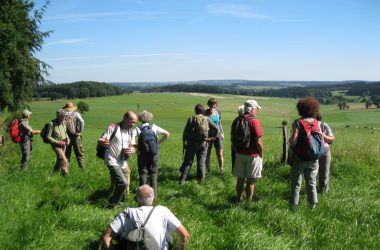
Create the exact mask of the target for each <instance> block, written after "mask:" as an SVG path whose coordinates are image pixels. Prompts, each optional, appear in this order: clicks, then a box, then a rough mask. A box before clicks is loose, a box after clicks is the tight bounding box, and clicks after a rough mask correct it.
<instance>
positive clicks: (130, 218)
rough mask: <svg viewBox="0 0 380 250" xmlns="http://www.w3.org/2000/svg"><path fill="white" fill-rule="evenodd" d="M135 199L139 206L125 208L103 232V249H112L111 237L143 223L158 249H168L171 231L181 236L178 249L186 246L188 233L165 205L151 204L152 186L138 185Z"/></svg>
mask: <svg viewBox="0 0 380 250" xmlns="http://www.w3.org/2000/svg"><path fill="white" fill-rule="evenodd" d="M135 199H136V201H137V203H138V205H139V206H138V207H136V208H127V209H125V210H124V211H123V212H121V213H120V214H118V215H117V216H116V217H115V220H114V221H113V222H111V224H110V225H109V227H108V228H107V229H106V230H105V232H104V234H103V246H104V248H105V249H113V246H112V242H111V241H112V238H117V237H120V236H122V235H124V236H125V235H127V234H128V233H129V232H131V231H132V230H134V229H135V228H136V227H138V228H140V227H141V226H142V225H143V224H144V223H146V224H145V230H147V231H148V232H149V233H150V234H151V236H152V238H153V239H154V240H155V241H156V243H157V245H158V246H159V249H170V245H171V242H172V238H171V233H172V232H176V233H177V234H178V235H179V236H180V238H181V243H180V244H181V245H180V247H179V249H185V248H186V246H187V243H188V241H189V237H190V235H189V233H188V232H187V230H186V228H185V227H184V226H183V225H182V224H181V222H180V221H179V220H178V219H177V217H176V216H175V215H174V214H173V213H172V212H171V211H170V210H169V209H168V208H167V207H164V206H156V207H153V206H152V204H153V202H154V200H155V198H154V190H153V188H151V187H150V186H148V185H146V184H145V185H142V186H140V187H139V188H138V190H137V194H136V198H135ZM153 209H154V210H153Z"/></svg>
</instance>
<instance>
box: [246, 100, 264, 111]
mask: <svg viewBox="0 0 380 250" xmlns="http://www.w3.org/2000/svg"><path fill="white" fill-rule="evenodd" d="M244 107H246V108H255V109H261V107H260V106H259V104H258V103H257V102H256V101H255V100H247V101H245V103H244Z"/></svg>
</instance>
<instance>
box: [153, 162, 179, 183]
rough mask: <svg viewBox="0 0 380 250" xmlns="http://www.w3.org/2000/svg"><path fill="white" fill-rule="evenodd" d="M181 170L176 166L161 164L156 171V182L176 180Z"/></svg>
mask: <svg viewBox="0 0 380 250" xmlns="http://www.w3.org/2000/svg"><path fill="white" fill-rule="evenodd" d="M180 174H181V172H180V171H179V167H178V168H173V167H171V166H169V165H166V164H163V165H161V166H160V169H159V171H158V177H157V180H158V182H165V181H167V180H172V181H178V179H179V176H180Z"/></svg>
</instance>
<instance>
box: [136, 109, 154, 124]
mask: <svg viewBox="0 0 380 250" xmlns="http://www.w3.org/2000/svg"><path fill="white" fill-rule="evenodd" d="M152 119H153V114H152V113H150V112H148V111H146V110H144V111H142V112H141V113H140V114H139V121H140V122H141V123H149V122H150V121H152Z"/></svg>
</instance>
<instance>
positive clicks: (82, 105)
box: [78, 101, 90, 113]
mask: <svg viewBox="0 0 380 250" xmlns="http://www.w3.org/2000/svg"><path fill="white" fill-rule="evenodd" d="M78 111H79V112H80V113H84V112H88V111H90V107H89V105H88V103H87V102H84V101H80V102H78Z"/></svg>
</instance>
